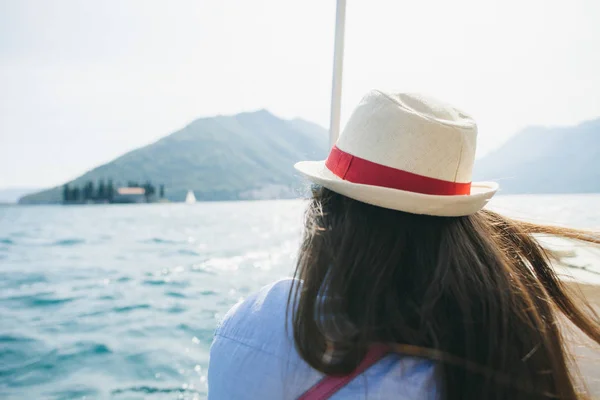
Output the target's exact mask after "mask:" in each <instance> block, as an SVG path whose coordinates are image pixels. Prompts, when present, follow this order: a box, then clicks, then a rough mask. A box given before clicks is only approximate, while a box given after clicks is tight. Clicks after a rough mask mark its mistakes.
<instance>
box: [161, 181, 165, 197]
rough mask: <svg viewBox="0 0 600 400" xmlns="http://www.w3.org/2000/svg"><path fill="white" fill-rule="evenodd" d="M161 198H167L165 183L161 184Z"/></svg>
mask: <svg viewBox="0 0 600 400" xmlns="http://www.w3.org/2000/svg"><path fill="white" fill-rule="evenodd" d="M160 198H161V199H164V198H165V185H164V184H161V185H160Z"/></svg>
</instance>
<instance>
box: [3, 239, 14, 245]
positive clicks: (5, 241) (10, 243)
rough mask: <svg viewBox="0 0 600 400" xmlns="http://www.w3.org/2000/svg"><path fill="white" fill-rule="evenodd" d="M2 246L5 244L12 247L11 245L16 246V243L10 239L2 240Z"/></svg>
mask: <svg viewBox="0 0 600 400" xmlns="http://www.w3.org/2000/svg"><path fill="white" fill-rule="evenodd" d="M0 244H5V245H8V246H10V245H13V244H15V242H14V241H13V240H12V239H9V238H0Z"/></svg>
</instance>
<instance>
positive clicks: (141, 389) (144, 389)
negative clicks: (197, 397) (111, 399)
mask: <svg viewBox="0 0 600 400" xmlns="http://www.w3.org/2000/svg"><path fill="white" fill-rule="evenodd" d="M129 392H133V393H143V394H155V393H200V392H199V391H198V390H196V389H191V388H182V387H170V388H169V387H167V388H159V387H152V386H134V387H130V388H123V389H114V390H113V391H112V392H111V394H113V395H119V394H124V393H129Z"/></svg>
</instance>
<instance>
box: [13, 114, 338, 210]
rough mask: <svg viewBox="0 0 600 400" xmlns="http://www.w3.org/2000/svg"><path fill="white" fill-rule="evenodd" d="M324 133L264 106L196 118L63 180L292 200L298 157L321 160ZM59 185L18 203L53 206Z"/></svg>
mask: <svg viewBox="0 0 600 400" xmlns="http://www.w3.org/2000/svg"><path fill="white" fill-rule="evenodd" d="M327 143H328V136H327V131H326V130H325V129H324V128H322V127H320V126H318V125H316V124H313V123H311V122H308V121H304V120H300V119H295V120H283V119H280V118H278V117H276V116H275V115H273V114H271V113H270V112H268V111H266V110H260V111H256V112H248V113H241V114H237V115H233V116H217V117H211V118H200V119H197V120H195V121H193V122H192V123H190V124H189V125H188V126H186V127H185V128H183V129H181V130H179V131H177V132H175V133H173V134H171V135H168V136H166V137H164V138H162V139H160V140H158V141H157V142H155V143H152V144H150V145H148V146H145V147H142V148H139V149H136V150H133V151H131V152H129V153H126V154H124V155H122V156H121V157H119V158H117V159H115V160H113V161H111V162H109V163H107V164H104V165H101V166H99V167H97V168H94V169H93V170H91V171H89V172H87V173H85V174H83V175H82V176H80V177H79V178H77V179H75V180H74V181H72V182H68V183H69V184H74V185H79V186H83V185H84V184H85V183H86V182H87V181H90V180H91V181H94V182H97V181H99V180H101V179H103V180H104V181H106V180H108V179H112V180H113V182H114V183H115V184H116V185H118V184H122V185H124V184H126V183H127V182H128V181H136V182H140V183H143V182H146V181H151V182H152V183H153V184H155V185H160V184H164V185H165V191H166V197H167V198H168V199H170V200H172V201H183V200H184V198H185V195H186V193H187V191H188V190H193V191H194V194H195V196H196V198H197V199H198V200H238V199H258V198H279V197H292V196H293V195H294V191H295V190H296V189H297V188H298V187H299V183H300V182H301V180H300V179H299V176H298V174H297V173H296V172H295V170H294V168H293V164H294V163H295V162H297V161H300V160H317V159H324V158H325V157H326V156H327V151H328V144H327ZM61 199H62V185H61V186H59V187H55V188H52V189H48V190H44V191H41V192H38V193H34V194H31V195H28V196H25V197H23V198H21V199H20V201H19V203H21V204H41V203H59V202H60V201H61Z"/></svg>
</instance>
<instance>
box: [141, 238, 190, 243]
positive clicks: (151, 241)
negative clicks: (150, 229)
mask: <svg viewBox="0 0 600 400" xmlns="http://www.w3.org/2000/svg"><path fill="white" fill-rule="evenodd" d="M141 243H147V244H179V243H183V242H181V241H177V240H170V239H163V238H156V237H155V238H151V239H146V240H142V241H141Z"/></svg>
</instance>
